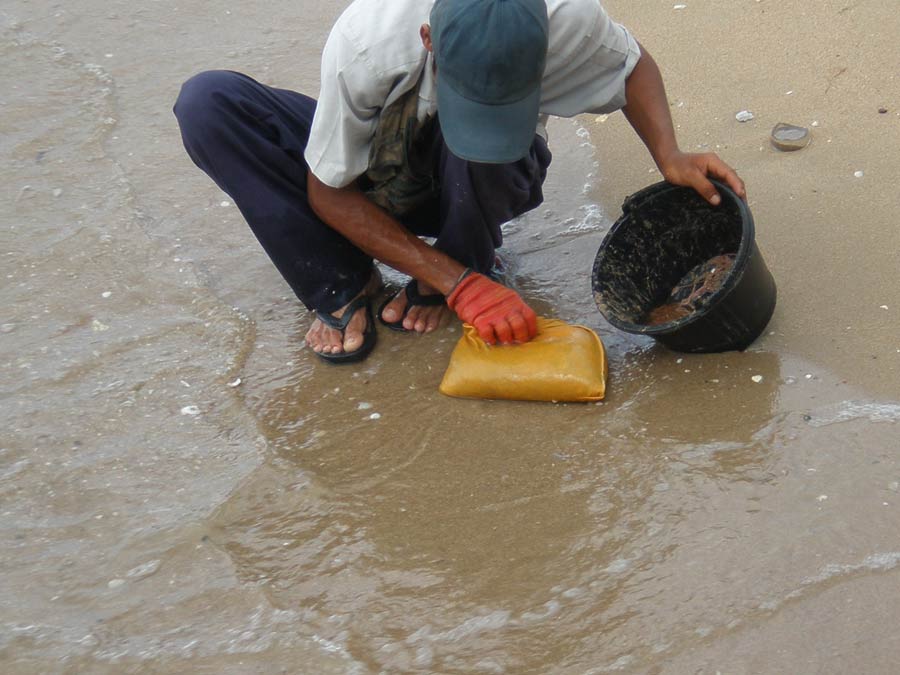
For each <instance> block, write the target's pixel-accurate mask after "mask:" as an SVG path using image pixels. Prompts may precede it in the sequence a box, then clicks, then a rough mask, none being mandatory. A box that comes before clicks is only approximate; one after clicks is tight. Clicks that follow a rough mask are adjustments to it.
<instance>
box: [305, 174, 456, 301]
mask: <svg viewBox="0 0 900 675" xmlns="http://www.w3.org/2000/svg"><path fill="white" fill-rule="evenodd" d="M307 191H308V194H309V203H310V206H311V207H312V209H313V211H315V213H316V215H317V216H319V218H321V219H322V220H323V221H324V222H325V223H326V224H328V225H329V226H330V227H332V228H334V229H335V230H337V231H338V232H340V233H341V234H342V235H344V236H345V237H346V238H347V239H349V240H350V241H351V242H353V243H354V244H355V245H356V246H357V247H358V248H359V249H360V250H362V251H365V252H366V253H368V254H369V255H370V256H372V257H373V258H376V259H378V260H380V261H381V262H383V263H384V264H386V265H389V266H390V267H393V268H394V269H396V270H399V271H400V272H403V273H404V274H408V275H409V276H411V277H413V278H414V279H416V280H418V281H421V282H423V283H425V284H427V285H428V286H431V287H432V288H434V289H436V290H437V291H439V292H440V293H443V294H444V295H446V294H448V293H449V292H450V291H451V290H452V288H453V286H454V285H455V284H456V281H457V280H458V279H459V277H460V275H461V274H462V273H463V272H464V271H465V267H464V266H463V265H461V264H460V263H458V262H456V261H455V260H454V259H453V258H451V257H449V256H447V255H445V254H444V253H442V252H441V251H438V250H437V249H435V248H433V247H432V246H429V245H428V244H426V243H425V242H423V241H422V240H421V239H419V238H418V237H417V236H415V235H414V234H413V233H412V232H410V231H409V230H407V229H406V228H405V227H403V225H401V224H400V223H399V222H397V221H396V220H395V219H394V218H392V217H391V216H390V215H389V214H387V213H386V212H385V211H383V210H382V209H381V208H379V207H378V206H376V205H375V204H373V203H372V202H371V201H369V199H368V198H367V197H366V196H365V195H364V194H363V193H362V192H361V191H360V190H359V189H358V188H357V187H356V186H355V185H353V184H351V185H348V186H347V187H343V188H333V187H331V186H329V185H326V184H325V183H323V182H322V181H320V180H319V179H318V178H316V177H315V176H314V175H313V173H312V171H310V172H308V178H307Z"/></svg>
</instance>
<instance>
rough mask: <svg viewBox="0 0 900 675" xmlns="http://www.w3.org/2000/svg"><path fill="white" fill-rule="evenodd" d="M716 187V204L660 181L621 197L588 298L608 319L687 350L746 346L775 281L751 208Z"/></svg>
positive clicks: (764, 318) (768, 308)
mask: <svg viewBox="0 0 900 675" xmlns="http://www.w3.org/2000/svg"><path fill="white" fill-rule="evenodd" d="M716 188H717V189H718V190H719V194H721V195H722V204H721V205H719V206H717V207H715V206H711V205H710V204H708V203H707V202H706V201H705V200H704V199H703V198H701V197H700V196H699V195H698V194H697V193H696V192H695V191H694V190H692V189H689V188H682V187H676V186H673V185H670V184H669V183H665V182H663V183H657V184H655V185H651V186H650V187H648V188H645V189H644V190H641V191H640V192H638V193H636V194H634V195H632V196H631V197H629V198H628V199H626V200H625V204H624V205H623V206H622V216H621V218H619V219H618V220H617V221H616V223H615V224H614V225H613V226H612V228H611V229H610V231H609V233H608V234H607V235H606V237H605V238H604V240H603V243H602V244H601V245H600V249H599V251H597V256H596V258H595V260H594V268H593V274H592V286H593V291H594V300H595V301H596V303H597V307H598V308H599V309H600V312H601V313H602V314H603V316H604V317H605V318H606V319H607V321H609V322H610V323H611V324H612V325H613V326H615V327H616V328H619V329H621V330H624V331H626V332H629V333H636V334H643V335H649V336H651V337H653V338H654V339H656V340H657V341H659V342H661V343H662V344H664V345H666V346H667V347H669V348H670V349H674V350H677V351H684V352H720V351H728V350H732V349H745V348H746V347H747V346H748V345H750V343H751V342H753V341H754V340H755V339H756V338H757V337H758V336H759V334H760V333H762V331H763V330H764V329H765V327H766V325H767V324H768V322H769V319H770V318H771V317H772V312H773V311H774V309H775V299H776V289H775V281H774V279H773V278H772V275H771V273H770V272H769V270H768V268H767V267H766V264H765V261H764V260H763V258H762V254H760V252H759V249H758V248H757V246H756V241H755V232H754V226H753V216H752V215H751V214H750V210H749V208H747V205H746V204H745V203H744V202H743V201H742V200H741V199H740V198H738V197H737V195H735V194H734V192H732V191H731V190H730V189H729V188H728V187H727V186H725V185H723V184H721V183H718V182H716ZM688 296H690V297H689V298H688ZM679 303H681V306H679V307H675V305H678V304H679ZM671 308H674V309H678V310H680V311H674V312H669V311H668V310H669V309H671Z"/></svg>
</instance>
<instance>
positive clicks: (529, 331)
mask: <svg viewBox="0 0 900 675" xmlns="http://www.w3.org/2000/svg"><path fill="white" fill-rule="evenodd" d="M447 305H448V306H449V307H450V309H452V310H453V311H454V312H456V314H457V316H459V318H460V319H462V320H463V321H465V322H466V323H468V324H471V325H472V326H474V327H475V330H477V331H478V335H479V336H480V337H481V339H482V340H484V341H485V342H487V343H488V344H491V345H493V344H497V343H500V344H510V343H514V342H528V341H529V340H530V339H531V338H533V337H534V336H535V335H536V334H537V317H536V316H535V313H534V310H533V309H531V307H529V306H528V305H526V304H525V301H524V300H522V298H521V297H520V296H519V294H518V293H516V292H515V291H513V290H512V289H509V288H507V287H506V286H503V285H502V284H498V283H497V282H496V281H492V280H491V279H489V278H487V277H486V276H484V275H483V274H478V273H477V272H470V273H469V274H467V275H466V276H465V277H463V279H462V280H461V281H460V282H459V283H458V284H457V285H456V287H455V288H454V289H453V291H451V293H450V295H448V296H447Z"/></svg>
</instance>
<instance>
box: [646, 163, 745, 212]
mask: <svg viewBox="0 0 900 675" xmlns="http://www.w3.org/2000/svg"><path fill="white" fill-rule="evenodd" d="M660 171H662V174H663V178H665V179H666V180H667V181H668V182H670V183H672V184H674V185H682V186H684V187H690V188H694V189H695V190H696V191H697V192H698V193H699V194H700V196H701V197H703V198H704V199H705V200H706V201H708V202H709V203H710V204H712V205H713V206H718V205H719V204H721V203H722V197H721V196H720V195H719V193H718V192H717V191H716V188H715V186H713V184H712V183H711V182H710V181H709V178H716V179H718V180H720V181H722V182H723V183H725V184H726V185H728V187H730V188H731V189H732V190H734V193H735V194H736V195H737V196H738V197H740V198H741V199H743V200H745V201H746V199H747V189H746V188H745V187H744V181H742V180H741V179H740V178H739V177H738V175H737V173H735V171H734V169H732V168H731V167H730V166H728V165H727V164H726V163H725V162H723V161H722V160H721V159H720V158H719V156H718V155H717V154H715V153H713V152H706V153H692V152H680V151H678V152H674V153H672V155H671V156H670V157H668V158H666V161H665V162H664V163H661V165H660Z"/></svg>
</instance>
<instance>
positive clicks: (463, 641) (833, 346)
mask: <svg viewBox="0 0 900 675" xmlns="http://www.w3.org/2000/svg"><path fill="white" fill-rule="evenodd" d="M795 4H796V3H795ZM721 5H722V3H712V2H698V1H695V2H689V3H687V7H686V8H685V9H682V10H674V9H673V5H672V3H655V2H654V3H644V4H638V3H626V2H624V1H623V0H616V1H615V2H610V3H608V7H609V8H610V10H611V12H612V13H613V14H614V15H615V16H616V17H617V18H619V19H620V20H622V21H623V22H626V23H627V24H629V25H630V26H631V27H632V28H633V30H634V32H635V33H636V35H637V36H638V37H639V39H641V40H642V41H643V42H644V44H645V45H647V47H648V48H649V49H650V50H651V51H652V52H653V53H654V55H655V56H656V58H657V60H658V61H659V62H660V64H661V67H662V68H663V71H664V72H665V74H666V78H667V83H668V87H669V94H670V98H671V100H672V102H673V114H674V116H675V119H676V123H677V124H678V126H679V134H680V139H681V142H682V145H683V147H685V148H686V149H688V148H694V147H697V146H703V145H704V144H706V145H708V146H709V147H711V148H714V149H717V150H718V151H719V152H721V153H722V155H723V157H724V158H725V159H726V160H727V161H729V162H731V163H732V164H734V165H735V166H736V167H737V168H738V169H739V170H740V172H741V174H742V176H743V177H744V179H745V180H746V181H747V184H748V189H749V192H750V195H751V199H750V206H751V209H752V210H753V213H754V216H755V217H756V222H757V229H758V240H759V244H760V248H761V250H762V253H763V255H764V257H765V259H766V261H767V263H768V265H769V267H770V269H771V270H772V272H773V274H774V276H775V278H776V280H777V282H778V286H779V305H778V309H777V310H776V315H775V317H774V319H773V321H772V324H771V325H770V327H769V331H768V332H767V333H766V335H764V336H763V338H761V339H760V340H759V341H758V342H757V343H756V344H755V345H754V346H753V347H752V348H751V349H750V350H748V351H747V352H744V353H741V354H721V355H707V356H687V355H679V354H675V353H672V352H668V351H666V350H665V349H662V348H660V347H657V346H655V345H654V344H653V343H652V341H650V340H649V339H644V338H638V337H632V336H627V335H625V334H622V333H619V332H617V331H616V330H615V329H613V328H612V327H611V326H609V325H608V324H606V323H605V322H604V321H603V319H602V317H600V316H599V313H598V312H597V310H596V308H595V307H594V305H593V301H592V299H591V294H590V280H589V270H590V265H591V262H592V259H593V255H594V253H595V252H596V249H597V246H598V245H599V242H600V240H601V239H602V236H603V234H604V232H605V231H606V229H607V228H608V227H609V225H610V223H611V222H612V220H614V219H615V217H616V216H617V214H618V209H619V205H620V204H621V201H622V199H623V198H624V197H625V196H626V195H627V194H629V193H631V192H633V191H636V190H637V189H640V188H641V187H643V186H645V185H647V184H648V183H650V182H653V181H655V180H657V179H658V175H655V174H654V173H653V172H652V167H651V165H650V160H649V158H648V157H647V156H646V155H645V154H644V153H643V151H642V150H641V148H640V146H639V145H638V142H637V141H636V140H635V139H634V138H633V137H632V135H631V134H630V132H629V131H628V129H627V128H626V126H625V123H624V120H622V119H621V117H620V116H610V117H609V118H595V117H592V116H587V117H584V118H581V119H579V120H576V121H554V122H553V124H552V125H551V128H550V132H551V149H552V150H553V151H554V163H553V166H552V167H551V177H550V179H549V181H548V184H547V189H546V202H545V204H544V205H543V206H542V207H540V208H539V209H537V210H536V211H535V212H533V213H531V214H529V215H527V216H526V217H524V218H522V219H521V220H519V221H517V222H515V223H511V224H509V225H508V226H507V228H506V233H507V248H508V252H507V254H506V255H507V259H508V261H509V265H510V268H511V278H512V280H513V282H514V283H515V284H516V285H517V286H518V288H519V289H520V290H521V291H522V293H523V294H524V295H525V296H526V297H527V298H528V300H529V301H530V302H532V303H533V304H534V306H535V307H536V308H538V310H539V313H542V314H545V315H548V316H550V315H556V316H558V317H559V318H562V319H564V320H567V321H572V322H577V323H581V324H584V325H588V326H591V327H593V328H594V329H595V330H597V331H598V333H599V334H600V335H601V337H602V338H603V340H604V342H605V344H606V346H607V349H608V356H609V363H610V386H609V395H608V398H607V400H606V401H604V402H603V403H601V404H598V405H576V404H571V405H550V404H548V405H535V404H528V403H510V402H487V401H459V400H451V399H448V398H445V397H442V396H441V395H440V394H439V393H438V392H437V386H438V383H439V381H440V377H441V375H442V373H443V369H444V367H445V365H446V363H447V359H448V357H449V353H450V351H451V349H452V347H453V344H454V342H455V340H456V339H458V337H459V329H458V327H455V326H454V327H449V328H447V329H445V330H443V331H441V332H439V333H437V334H435V335H432V336H429V337H426V338H416V337H412V336H403V335H394V334H392V333H389V332H388V331H384V330H382V331H381V332H380V336H379V339H380V343H379V346H378V348H377V350H376V352H375V353H374V354H373V356H372V357H370V358H369V359H368V360H367V361H366V362H365V363H363V364H361V365H360V366H358V367H353V368H329V367H327V366H326V365H325V364H322V363H320V362H319V361H318V360H317V359H316V358H315V357H314V356H313V355H312V354H310V353H309V351H308V350H307V349H305V347H304V345H303V342H302V336H303V334H304V333H305V330H306V327H307V326H308V325H309V322H310V321H311V317H310V316H309V315H308V314H307V313H306V312H305V310H303V309H302V307H300V305H299V303H298V302H297V301H296V300H295V299H293V298H292V297H290V294H289V291H288V289H287V287H286V285H285V284H284V283H283V282H282V281H281V279H280V278H279V277H278V275H277V273H276V272H275V271H274V269H273V268H272V267H271V265H270V264H269V263H268V261H267V259H266V258H265V256H264V254H263V253H262V252H261V251H260V250H259V247H258V245H257V244H256V242H255V241H254V239H253V237H252V235H251V234H250V233H249V231H248V229H247V228H246V226H245V225H244V224H243V222H242V220H241V218H240V215H239V214H238V213H237V210H236V209H235V208H234V206H233V205H232V204H231V201H230V199H229V198H228V197H227V196H225V195H223V194H222V193H221V192H219V191H218V190H217V189H216V188H215V186H214V185H212V184H211V183H210V182H209V180H208V179H207V178H206V177H205V176H203V175H202V174H201V173H200V172H199V171H198V170H196V169H195V168H194V167H193V166H192V165H191V164H190V161H189V160H188V158H187V157H186V156H185V155H184V153H183V150H182V149H181V147H180V140H179V138H178V132H177V127H176V125H175V122H174V118H173V117H172V115H171V112H170V108H171V104H172V102H173V101H174V98H175V96H176V94H177V91H178V87H179V85H180V82H181V81H183V80H184V79H186V78H187V77H189V76H190V75H192V74H193V73H195V72H197V71H199V70H203V69H208V68H217V67H225V68H232V69H236V70H241V71H244V72H247V73H249V74H251V75H253V76H255V77H257V78H258V79H260V80H264V81H266V82H269V83H271V84H274V85H278V86H284V87H291V88H295V89H299V90H302V91H307V92H314V91H315V90H316V89H317V77H318V76H317V69H318V54H319V50H320V48H321V45H322V43H323V41H324V39H325V36H326V34H327V30H328V27H329V26H330V23H331V21H332V20H333V18H334V16H335V15H336V13H337V12H338V11H339V7H337V6H332V5H331V4H330V3H325V2H310V1H308V0H306V1H304V2H301V3H281V2H276V3H267V4H265V5H264V6H263V5H258V4H254V3H250V4H245V5H243V6H234V7H230V8H227V9H226V8H224V7H223V6H221V5H214V4H208V3H199V2H187V3H179V4H178V5H170V4H161V3H154V4H152V5H149V6H142V7H140V8H134V7H132V6H129V5H126V4H113V5H110V4H109V3H99V2H95V1H94V0H88V1H87V2H84V3H81V4H80V5H79V7H78V8H77V10H76V9H74V8H70V7H69V6H66V5H63V4H50V3H33V2H29V3H26V2H22V1H11V2H8V3H7V4H6V5H5V6H4V9H3V10H2V12H0V31H2V32H0V36H2V43H0V49H2V51H3V56H4V59H5V61H7V62H10V63H13V64H15V66H16V67H15V68H12V69H6V70H4V71H3V72H2V73H0V79H2V82H3V87H2V89H0V91H2V92H4V93H3V94H2V96H0V106H2V107H0V115H2V119H3V121H4V131H5V133H4V135H3V137H2V149H3V155H4V157H6V158H7V163H6V164H5V166H4V168H3V169H0V171H2V172H3V173H2V175H3V178H4V179H5V180H3V182H2V188H0V190H2V194H3V197H4V203H5V204H7V205H8V207H7V208H6V209H4V212H3V214H2V215H0V218H2V228H0V256H2V259H3V261H4V263H3V273H4V274H3V277H2V280H3V284H2V286H0V302H2V305H3V307H4V308H5V310H4V318H3V319H2V321H0V331H2V332H0V425H2V428H3V429H4V434H3V438H2V440H0V514H2V520H0V547H2V548H0V550H2V554H0V669H2V670H3V672H9V673H34V672H61V673H62V672H65V673H69V672H72V673H74V672H79V673H81V672H91V673H94V672H96V673H122V672H128V673H131V672H134V673H137V672H154V673H184V672H197V673H251V672H252V673H271V672H290V673H293V672H302V673H378V672H428V673H430V672H442V673H449V672H486V673H502V672H508V673H544V672H553V673H602V672H633V673H685V672H692V673H715V672H717V671H718V672H723V673H781V672H792V673H844V672H867V673H891V672H893V670H894V669H895V664H896V662H897V659H898V658H900V643H898V639H897V637H896V634H895V633H896V631H895V630H894V628H893V626H894V625H895V623H896V621H897V619H898V611H897V607H898V600H900V597H898V596H900V593H898V591H897V578H898V576H897V575H898V574H900V569H898V567H900V540H898V536H897V526H896V523H897V518H898V509H900V487H898V482H900V457H898V454H897V450H898V447H900V433H898V420H900V386H898V385H897V383H896V382H897V364H898V363H900V343H898V338H897V336H898V335H900V302H897V301H895V296H896V295H897V282H896V278H897V276H896V269H897V264H896V263H897V260H896V256H897V254H896V251H897V250H900V247H898V244H900V241H898V237H900V235H898V232H897V230H896V227H895V226H894V223H893V216H894V213H895V211H896V204H895V202H896V198H895V195H896V185H895V183H896V169H895V168H894V164H895V160H894V158H895V157H897V156H898V150H900V148H898V147H897V146H898V145H900V136H898V134H897V133H896V132H897V125H898V124H900V117H898V116H897V112H900V90H898V86H900V85H898V81H897V75H896V73H895V72H894V70H893V66H894V64H895V63H896V61H897V50H896V48H895V46H894V45H893V44H885V40H884V39H881V38H879V37H878V36H889V35H895V34H897V32H898V29H900V26H898V21H900V19H898V18H897V16H896V12H895V10H894V8H893V6H892V3H888V2H881V3H858V4H856V5H851V4H848V3H832V2H825V3H819V5H818V6H817V7H816V9H815V10H813V9H812V7H806V6H805V5H804V6H803V7H804V8H799V7H794V8H791V7H784V6H781V5H776V4H774V3H769V2H748V3H729V4H728V6H727V7H726V8H723V7H722V6H721ZM803 12H807V13H808V15H807V16H804V15H803V14H802V13H803ZM757 26H759V27H758V28H757ZM698 45H701V46H703V47H702V48H698ZM698 51H701V52H702V53H704V54H715V57H714V58H710V59H709V60H710V62H709V63H706V62H704V61H702V60H701V59H700V58H699V57H698V56H697V53H698ZM788 91H792V92H793V93H792V94H789V95H788V94H786V92H788ZM882 106H883V107H886V108H887V109H888V110H889V112H888V113H887V114H879V113H878V108H879V107H882ZM743 109H750V110H752V111H753V112H754V114H755V116H756V117H755V119H754V120H753V121H751V122H748V123H745V124H740V123H738V122H737V121H736V120H735V119H734V114H735V113H736V112H737V111H739V110H743ZM778 121H786V122H793V123H797V124H803V125H805V126H809V125H811V124H812V122H813V121H816V122H818V126H816V127H814V128H813V129H812V131H813V141H812V143H811V144H810V146H809V147H807V148H806V149H804V150H802V151H800V152H796V153H791V154H784V153H779V152H778V151H776V150H774V149H773V148H771V147H769V145H768V140H767V136H768V132H769V130H770V129H771V127H772V126H774V124H775V123H776V122H778ZM829 141H830V142H829ZM856 171H863V172H864V175H863V177H862V178H856V177H855V176H854V172H856ZM390 278H391V280H392V281H393V282H394V283H395V284H396V283H399V282H400V279H399V278H398V277H396V276H394V277H390ZM882 306H884V307H887V309H883V308H882Z"/></svg>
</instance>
